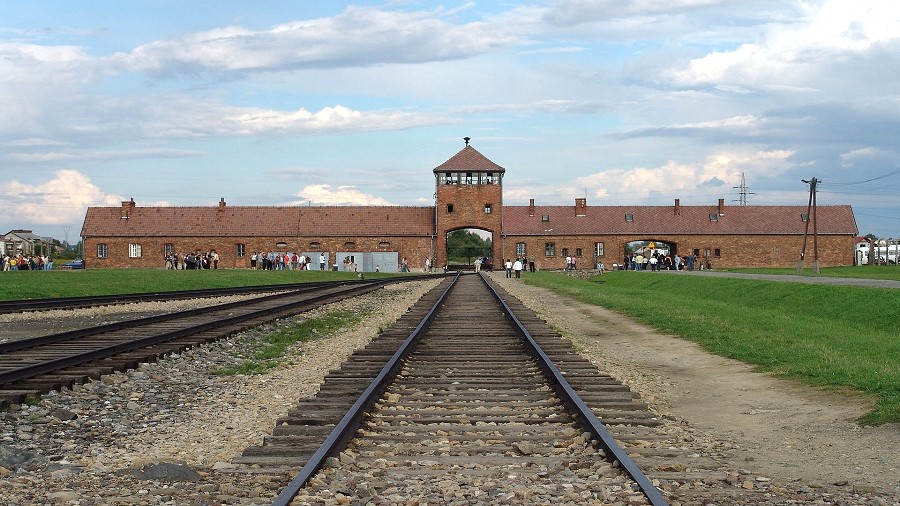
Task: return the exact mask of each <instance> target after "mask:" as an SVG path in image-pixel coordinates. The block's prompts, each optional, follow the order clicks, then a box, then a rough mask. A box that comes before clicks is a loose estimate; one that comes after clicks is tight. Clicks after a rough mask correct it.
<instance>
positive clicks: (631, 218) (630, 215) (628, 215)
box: [625, 214, 634, 223]
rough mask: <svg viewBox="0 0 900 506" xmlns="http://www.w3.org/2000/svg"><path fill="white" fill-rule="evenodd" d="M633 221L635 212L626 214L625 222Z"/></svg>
mask: <svg viewBox="0 0 900 506" xmlns="http://www.w3.org/2000/svg"><path fill="white" fill-rule="evenodd" d="M632 221H634V215H633V214H626V215H625V222H626V223H631V222H632Z"/></svg>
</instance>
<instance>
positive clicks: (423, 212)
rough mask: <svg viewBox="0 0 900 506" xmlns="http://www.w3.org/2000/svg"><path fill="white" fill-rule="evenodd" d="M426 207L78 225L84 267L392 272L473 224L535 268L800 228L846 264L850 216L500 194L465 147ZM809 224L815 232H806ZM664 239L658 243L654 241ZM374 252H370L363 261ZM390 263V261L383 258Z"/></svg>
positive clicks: (823, 256)
mask: <svg viewBox="0 0 900 506" xmlns="http://www.w3.org/2000/svg"><path fill="white" fill-rule="evenodd" d="M432 172H433V174H434V177H435V191H434V195H435V206H433V207H406V206H396V207H394V206H272V207H266V206H228V205H227V204H226V202H225V199H224V198H223V199H222V200H221V201H220V202H219V204H218V206H197V207H140V206H138V205H137V204H136V203H135V202H134V200H129V201H125V202H122V205H121V207H91V208H89V209H88V210H87V215H86V216H85V221H84V226H83V227H82V232H81V235H82V237H83V239H84V248H85V265H86V266H87V267H89V268H122V267H141V268H154V267H156V268H161V267H163V265H164V256H165V255H167V254H171V253H176V254H178V255H180V256H183V255H184V254H186V253H189V252H194V251H197V250H199V251H204V252H205V251H210V250H216V252H217V253H218V255H219V266H220V267H225V268H247V267H249V266H250V259H251V256H252V255H253V253H254V252H288V251H290V252H296V253H298V254H299V253H304V254H306V255H307V256H308V257H312V258H314V259H318V258H319V257H320V256H322V257H325V258H326V259H327V262H328V265H329V267H333V266H335V265H338V268H344V265H345V264H344V262H343V261H344V260H351V264H350V265H356V266H357V268H359V269H360V270H374V269H375V267H376V266H377V267H378V269H379V270H381V271H383V272H391V271H396V269H397V265H396V263H397V262H399V261H400V259H403V258H407V259H408V262H409V265H410V266H411V267H412V268H414V269H415V268H419V269H421V268H422V267H423V266H424V265H425V260H426V259H427V258H431V259H432V260H433V262H432V265H435V266H442V265H446V264H447V261H448V252H447V234H448V233H450V232H452V231H455V230H461V229H479V230H482V231H484V233H485V235H490V237H491V240H492V242H491V244H492V246H491V248H492V249H491V251H485V252H476V255H477V256H485V257H488V258H489V259H496V260H495V263H501V261H502V259H505V258H514V257H516V256H519V257H532V256H533V257H534V258H535V263H536V264H537V267H538V268H542V269H561V268H563V267H564V262H565V261H564V259H565V258H566V257H567V256H571V257H573V258H575V259H576V262H577V266H578V267H579V268H580V267H588V268H592V267H594V266H595V265H596V262H598V261H601V262H603V263H604V264H606V266H607V268H609V267H611V266H612V265H613V264H614V263H620V262H621V261H622V260H623V257H624V256H625V254H626V252H629V251H630V250H631V249H633V248H634V247H635V246H634V245H636V244H642V245H643V246H644V247H646V246H647V245H648V244H649V243H651V242H652V243H658V244H659V245H660V246H659V248H657V249H659V250H662V251H667V252H669V253H671V254H673V255H680V256H687V255H689V254H693V255H694V256H695V257H697V259H698V260H697V261H698V263H700V262H702V263H703V264H704V265H706V266H708V267H713V268H729V267H793V266H794V265H795V263H796V261H797V260H798V258H799V257H800V252H801V250H802V248H803V244H804V235H805V234H807V233H808V235H807V237H806V239H805V240H806V242H807V249H806V259H807V260H808V261H809V262H811V260H812V259H813V244H814V243H815V246H816V249H817V250H818V256H819V265H820V266H823V267H824V266H836V265H852V264H853V263H854V254H855V241H856V236H857V233H858V231H857V226H856V220H855V218H854V216H853V210H852V208H851V207H850V206H849V205H838V206H818V207H817V209H816V215H815V227H810V226H809V222H808V217H807V207H806V206H734V207H727V206H725V200H724V199H719V200H718V203H716V204H714V205H707V206H685V205H681V204H680V200H679V199H675V200H674V203H673V205H671V206H641V205H633V206H589V205H588V203H587V199H585V198H576V199H575V202H574V205H571V206H540V205H536V204H535V201H534V199H531V200H530V202H529V204H528V205H527V206H505V205H504V204H503V178H504V177H505V176H506V169H504V168H503V167H501V166H499V165H497V164H495V163H494V162H492V161H490V160H489V159H487V158H486V157H485V156H483V155H482V154H481V153H479V152H478V151H477V150H475V149H474V148H473V147H471V146H469V145H468V140H467V143H466V146H465V148H463V149H462V150H461V151H459V152H458V153H456V154H455V155H454V156H453V157H451V158H450V159H449V160H447V161H446V162H444V163H443V164H441V165H439V166H438V167H436V168H434V169H433V170H432ZM814 229H815V232H816V234H815V236H813V235H812V232H813V230H814ZM663 246H664V247H663ZM373 259H374V260H373ZM391 264H394V265H391Z"/></svg>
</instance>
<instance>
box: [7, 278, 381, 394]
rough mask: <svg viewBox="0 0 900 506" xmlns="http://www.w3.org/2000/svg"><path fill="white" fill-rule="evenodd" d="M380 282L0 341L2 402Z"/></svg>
mask: <svg viewBox="0 0 900 506" xmlns="http://www.w3.org/2000/svg"><path fill="white" fill-rule="evenodd" d="M383 283H384V282H365V283H356V282H354V283H337V284H329V285H319V284H317V285H309V286H306V287H303V289H295V290H291V291H288V292H285V293H280V294H275V295H268V296H261V297H259V298H256V299H251V300H246V301H241V302H237V303H230V304H224V305H218V306H210V307H205V308H200V309H195V310H189V311H182V312H177V313H169V314H164V315H158V316H153V317H147V318H140V319H137V320H129V321H124V322H119V323H114V324H108V325H101V326H98V327H92V328H86V329H80V330H73V331H69V332H63V333H60V334H52V335H46V336H40V337H36V338H30V339H22V340H16V341H10V342H4V343H0V407H2V405H4V404H6V403H20V402H22V401H23V400H25V399H26V398H34V397H38V396H40V395H41V394H43V393H46V392H48V391H50V390H59V389H60V388H64V387H71V386H72V385H74V384H76V383H84V382H86V381H88V380H89V379H97V378H99V377H100V376H101V375H103V374H108V373H111V372H113V371H121V370H126V369H131V368H135V367H137V365H138V364H140V363H141V362H147V361H152V360H155V359H157V358H159V357H162V356H165V355H167V354H169V353H174V352H177V351H180V350H182V349H185V348H189V347H192V346H195V345H197V344H200V343H204V342H208V341H211V340H216V339H221V338H222V337H226V336H229V335H231V334H234V333H237V332H240V331H242V330H245V329H247V328H250V327H253V326H256V325H259V324H261V323H265V322H268V321H271V320H274V319H277V318H281V317H287V316H292V315H294V314H298V313H300V312H303V311H307V310H309V309H312V308H314V307H318V306H320V305H322V304H325V303H328V302H333V301H336V300H340V299H342V298H346V297H351V296H353V295H358V294H361V293H365V292H367V291H370V290H374V289H377V288H379V287H381V286H383Z"/></svg>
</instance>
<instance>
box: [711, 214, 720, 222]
mask: <svg viewBox="0 0 900 506" xmlns="http://www.w3.org/2000/svg"><path fill="white" fill-rule="evenodd" d="M709 221H719V215H718V214H717V213H710V215H709Z"/></svg>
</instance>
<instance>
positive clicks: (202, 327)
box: [0, 280, 392, 384]
mask: <svg viewBox="0 0 900 506" xmlns="http://www.w3.org/2000/svg"><path fill="white" fill-rule="evenodd" d="M391 282H392V281H391V280H377V281H372V282H370V283H368V284H353V285H350V287H349V288H348V289H347V290H345V291H344V292H342V293H343V294H344V295H354V294H357V293H360V292H365V291H369V290H373V289H376V288H378V287H380V286H383V285H385V284H389V283H391ZM335 288H340V286H336V287H335ZM288 295H289V294H279V295H278V296H271V297H272V298H273V300H276V299H277V297H287V296H288ZM296 295H297V294H296V293H294V294H293V296H295V297H296ZM334 295H335V294H334V293H331V294H324V295H320V296H316V297H312V298H306V299H303V300H298V301H293V302H290V303H287V304H283V305H279V306H275V307H265V308H263V309H259V310H256V311H251V312H248V313H245V314H241V315H236V316H232V317H228V318H224V319H219V320H215V321H211V322H205V323H202V324H199V325H192V326H190V327H186V328H183V329H179V330H176V331H171V332H165V333H162V334H156V335H152V336H148V337H144V338H140V339H136V340H132V341H128V342H124V343H117V344H114V345H111V346H106V347H102V348H97V349H94V350H90V351H86V352H82V353H78V354H74V355H70V356H67V357H62V358H58V359H55V360H49V361H45V362H40V363H37V364H32V365H27V366H22V367H19V368H15V369H10V370H7V371H3V372H0V384H9V383H12V382H14V381H21V380H24V379H28V378H32V377H35V376H38V375H41V374H47V373H49V372H53V371H58V370H60V369H64V368H66V367H73V366H76V365H80V364H83V363H85V362H89V361H92V360H98V359H102V358H107V357H110V356H114V355H116V354H119V353H124V352H127V351H132V350H136V349H139V348H143V347H147V346H150V345H154V344H159V343H164V342H166V341H171V340H174V339H178V338H181V337H185V336H189V335H192V334H197V333H200V332H204V331H207V330H211V329H215V328H217V327H224V326H227V325H231V324H234V323H240V322H242V321H248V320H253V319H255V318H259V317H261V316H267V315H271V314H272V312H273V311H286V310H291V309H293V308H295V307H297V306H300V305H306V304H310V303H315V302H319V301H321V300H326V299H328V298H330V297H333V296H334ZM271 301H272V300H265V301H260V302H259V303H260V304H262V303H264V302H271ZM243 304H244V305H245V306H246V301H245V302H244V303H243ZM230 305H231V304H229V305H228V306H230ZM167 316H169V317H170V318H173V316H174V317H177V316H178V313H175V314H174V315H172V314H170V315H167ZM92 330H96V329H92ZM93 333H96V331H95V332H93ZM51 337H52V336H51Z"/></svg>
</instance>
